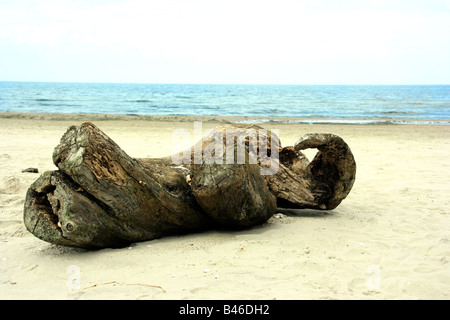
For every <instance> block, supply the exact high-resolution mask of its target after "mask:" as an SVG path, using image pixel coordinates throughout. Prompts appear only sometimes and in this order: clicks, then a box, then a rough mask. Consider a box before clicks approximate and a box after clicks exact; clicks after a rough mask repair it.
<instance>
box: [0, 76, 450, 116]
mask: <svg viewBox="0 0 450 320" xmlns="http://www.w3.org/2000/svg"><path fill="white" fill-rule="evenodd" d="M0 112H50V113H56V112H57V113H106V114H138V115H141V114H142V115H143V114H145V115H148V114H150V115H172V114H178V115H218V116H250V117H297V118H298V117H301V118H307V119H311V120H306V121H310V122H314V121H315V120H313V119H321V120H320V121H321V122H327V121H329V122H352V121H357V122H360V123H372V122H374V121H380V120H381V119H384V120H386V119H387V120H388V121H389V120H391V121H392V122H396V123H401V122H402V120H403V121H404V120H408V121H410V120H413V121H416V122H419V123H434V122H435V121H436V120H445V121H440V123H441V124H450V85H433V86H376V85H374V86H327V85H320V86H315V85H186V84H181V85H177V84H98V83H43V82H0ZM284 121H285V120H284Z"/></svg>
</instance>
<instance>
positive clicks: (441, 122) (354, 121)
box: [231, 119, 450, 125]
mask: <svg viewBox="0 0 450 320" xmlns="http://www.w3.org/2000/svg"><path fill="white" fill-rule="evenodd" d="M231 122H232V123H237V124H239V123H241V124H262V123H284V124H293V123H294V124H295V123H299V124H309V125H314V124H359V125H380V124H393V125H395V124H400V125H402V124H421V125H450V120H373V119H294V120H286V119H280V120H278V119H246V120H240V121H231Z"/></svg>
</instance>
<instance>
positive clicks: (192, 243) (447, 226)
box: [0, 113, 450, 299]
mask: <svg viewBox="0 0 450 320" xmlns="http://www.w3.org/2000/svg"><path fill="white" fill-rule="evenodd" d="M86 120H90V121H93V122H94V123H95V124H97V125H98V126H99V127H100V128H101V129H102V130H103V131H104V132H106V133H107V134H108V135H109V136H110V137H111V138H112V139H114V140H115V141H116V142H117V143H118V144H119V145H120V146H121V147H122V148H123V149H124V150H125V151H126V152H127V153H128V154H129V155H131V156H133V157H158V156H165V155H168V154H170V153H171V152H172V144H171V134H172V131H173V130H174V129H176V128H180V127H182V128H187V129H190V130H193V121H194V120H203V128H204V129H208V128H211V127H213V126H215V125H217V124H219V123H220V122H222V121H225V120H230V119H228V118H219V117H207V118H201V117H176V116H173V117H156V116H155V117H137V116H101V115H86V116H79V115H70V116H68V115H42V114H37V115H33V114H9V113H3V114H0V299H449V298H450V262H449V260H450V208H449V207H450V203H449V191H450V126H432V125H307V124H279V123H265V124H263V126H264V127H266V128H268V129H279V135H280V139H281V143H282V144H283V145H292V144H293V143H294V142H295V141H296V140H297V139H298V138H299V137H301V136H302V135H303V134H305V133H308V132H329V133H334V134H337V135H340V136H341V137H342V138H344V140H345V141H346V142H347V143H348V144H349V145H350V147H351V149H352V151H353V153H354V155H355V158H356V162H357V166H358V169H357V178H356V182H355V185H354V187H353V190H352V191H351V193H350V195H349V196H348V198H347V199H345V200H344V201H343V202H342V203H341V205H340V206H339V207H338V208H336V209H335V210H333V211H328V212H319V211H314V210H296V211H286V210H280V211H279V212H280V213H277V214H276V215H275V216H274V217H273V218H271V219H270V220H269V221H268V222H267V223H266V224H264V225H261V226H258V227H255V228H252V229H249V230H244V231H239V232H231V231H214V230H212V231H208V232H204V233H197V234H189V235H183V236H173V237H166V238H161V239H158V240H154V241H147V242H141V243H136V244H132V245H131V246H129V247H126V248H122V249H104V250H98V251H84V250H80V249H73V248H65V247H58V246H55V245H51V244H48V243H46V242H43V241H41V240H39V239H37V238H35V237H34V236H32V235H31V234H30V233H28V232H27V231H26V230H25V227H24V225H23V222H22V215H23V203H24V198H25V193H26V190H27V188H28V186H29V185H30V184H31V183H32V182H33V181H34V180H36V179H37V177H38V174H33V173H22V172H21V171H22V170H23V169H26V168H28V167H36V168H39V171H40V173H42V172H44V171H45V170H54V169H55V167H54V165H53V164H52V161H51V155H52V151H53V148H54V147H55V146H56V145H57V144H58V142H59V139H60V137H61V136H62V134H63V133H64V132H65V131H66V129H67V127H69V126H70V125H73V124H81V123H82V122H83V121H86ZM112 281H115V283H109V282H112ZM96 284H97V286H95V285H96ZM145 285H152V286H159V287H152V286H145Z"/></svg>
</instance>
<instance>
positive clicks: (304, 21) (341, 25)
mask: <svg viewBox="0 0 450 320" xmlns="http://www.w3.org/2000/svg"><path fill="white" fill-rule="evenodd" d="M0 80H3V81H67V82H121V83H123V82H135V83H261V84H266V83H267V84H272V83H273V84H450V0H273V1H265V0H220V1H219V0H0Z"/></svg>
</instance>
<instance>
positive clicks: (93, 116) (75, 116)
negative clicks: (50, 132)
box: [0, 112, 450, 125]
mask: <svg viewBox="0 0 450 320" xmlns="http://www.w3.org/2000/svg"><path fill="white" fill-rule="evenodd" d="M0 119H28V120H59V121H65V120H67V121H108V120H115V121H136V120H142V121H167V122H176V121H178V122H192V121H204V122H218V123H248V124H264V123H281V124H310V125H311V124H321V125H326V124H330V125H335V124H339V125H340V124H342V125H450V119H449V120H446V119H402V118H382V119H370V118H366V119H350V118H349V119H343V118H340V119H330V118H301V117H251V116H205V115H151V114H148V115H139V114H104V113H44V112H43V113H32V112H0Z"/></svg>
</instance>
